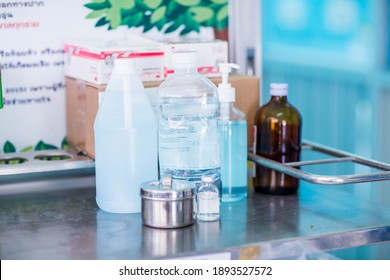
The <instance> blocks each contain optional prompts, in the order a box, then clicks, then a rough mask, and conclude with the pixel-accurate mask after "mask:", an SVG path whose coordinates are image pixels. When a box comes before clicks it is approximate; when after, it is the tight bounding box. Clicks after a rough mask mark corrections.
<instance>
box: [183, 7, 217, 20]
mask: <svg viewBox="0 0 390 280" xmlns="http://www.w3.org/2000/svg"><path fill="white" fill-rule="evenodd" d="M189 12H190V13H191V14H192V17H193V19H194V20H196V21H197V22H204V21H208V20H210V19H211V18H212V17H213V16H214V11H213V10H212V9H210V8H208V7H192V8H190V9H189Z"/></svg>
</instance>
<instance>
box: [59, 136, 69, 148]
mask: <svg viewBox="0 0 390 280" xmlns="http://www.w3.org/2000/svg"><path fill="white" fill-rule="evenodd" d="M67 148H69V142H68V139H66V137H64V139H62V142H61V149H63V150H66V149H67Z"/></svg>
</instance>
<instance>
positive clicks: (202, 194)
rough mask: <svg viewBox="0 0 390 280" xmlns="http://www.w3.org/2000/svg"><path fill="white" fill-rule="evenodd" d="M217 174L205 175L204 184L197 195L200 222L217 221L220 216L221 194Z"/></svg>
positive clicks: (197, 216)
mask: <svg viewBox="0 0 390 280" xmlns="http://www.w3.org/2000/svg"><path fill="white" fill-rule="evenodd" d="M216 181H217V177H216V176H215V174H210V175H203V176H202V184H201V186H200V187H199V189H198V192H197V194H196V200H197V214H196V218H197V219H198V220H199V221H215V220H218V219H219V216H220V209H219V208H220V193H219V190H218V186H217V184H216Z"/></svg>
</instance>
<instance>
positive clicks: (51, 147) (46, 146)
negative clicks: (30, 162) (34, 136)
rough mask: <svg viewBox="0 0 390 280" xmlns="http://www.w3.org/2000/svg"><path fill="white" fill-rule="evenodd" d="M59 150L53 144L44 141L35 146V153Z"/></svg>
mask: <svg viewBox="0 0 390 280" xmlns="http://www.w3.org/2000/svg"><path fill="white" fill-rule="evenodd" d="M57 149H58V148H57V147H56V146H54V145H51V144H46V143H45V142H43V141H39V142H38V144H37V145H35V148H34V150H35V151H42V150H57Z"/></svg>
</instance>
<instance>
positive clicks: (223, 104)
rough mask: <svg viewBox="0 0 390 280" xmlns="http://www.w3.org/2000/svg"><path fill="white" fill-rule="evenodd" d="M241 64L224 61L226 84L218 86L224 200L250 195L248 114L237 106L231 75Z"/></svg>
mask: <svg viewBox="0 0 390 280" xmlns="http://www.w3.org/2000/svg"><path fill="white" fill-rule="evenodd" d="M232 68H239V66H238V65H237V64H233V63H221V64H219V70H220V72H221V73H222V83H220V84H219V85H218V97H219V102H220V110H219V118H218V128H219V138H220V141H221V143H220V144H221V179H222V201H223V202H225V201H237V200H241V199H245V198H246V197H247V177H248V175H247V157H248V150H247V123H246V118H245V114H244V113H243V112H241V111H240V110H238V109H237V108H236V107H234V102H235V101H236V96H235V94H236V93H235V89H234V88H233V87H232V86H231V84H229V83H228V76H229V73H230V72H231V69H232Z"/></svg>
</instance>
